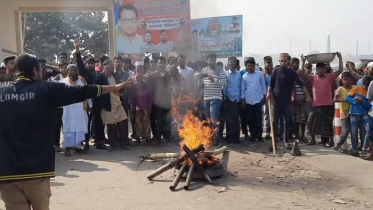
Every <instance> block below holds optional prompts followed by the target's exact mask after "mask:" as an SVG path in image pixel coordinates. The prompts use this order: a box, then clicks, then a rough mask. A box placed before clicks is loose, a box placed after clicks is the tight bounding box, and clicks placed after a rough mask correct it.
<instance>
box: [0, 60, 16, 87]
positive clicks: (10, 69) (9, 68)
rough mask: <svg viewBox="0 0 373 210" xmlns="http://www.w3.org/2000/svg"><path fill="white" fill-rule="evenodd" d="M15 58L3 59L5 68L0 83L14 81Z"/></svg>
mask: <svg viewBox="0 0 373 210" xmlns="http://www.w3.org/2000/svg"><path fill="white" fill-rule="evenodd" d="M15 60H16V56H8V57H6V58H4V60H3V62H4V65H5V68H6V73H5V76H4V77H3V78H2V79H1V80H0V82H1V81H14V80H15V78H16V71H15V68H14V65H15Z"/></svg>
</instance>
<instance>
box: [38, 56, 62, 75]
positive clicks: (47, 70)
mask: <svg viewBox="0 0 373 210" xmlns="http://www.w3.org/2000/svg"><path fill="white" fill-rule="evenodd" d="M39 63H40V65H41V69H42V73H43V79H42V80H49V79H50V78H51V77H54V76H56V75H57V74H58V73H60V69H59V68H57V67H53V66H50V65H47V61H46V60H45V59H43V58H39Z"/></svg>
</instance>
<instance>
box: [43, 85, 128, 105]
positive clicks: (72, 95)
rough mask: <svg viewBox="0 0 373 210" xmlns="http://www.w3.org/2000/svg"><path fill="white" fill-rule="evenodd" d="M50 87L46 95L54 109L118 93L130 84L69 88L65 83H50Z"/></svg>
mask: <svg viewBox="0 0 373 210" xmlns="http://www.w3.org/2000/svg"><path fill="white" fill-rule="evenodd" d="M48 86H49V87H48V88H47V93H46V94H47V95H48V98H49V99H50V100H49V102H48V103H49V104H51V105H52V106H53V107H61V106H67V105H70V104H75V103H79V102H82V101H85V100H87V99H89V98H97V97H101V96H102V95H104V94H107V93H110V92H117V91H119V90H121V89H123V88H128V87H130V83H129V82H125V83H121V84H118V85H86V86H67V85H65V84H63V83H48Z"/></svg>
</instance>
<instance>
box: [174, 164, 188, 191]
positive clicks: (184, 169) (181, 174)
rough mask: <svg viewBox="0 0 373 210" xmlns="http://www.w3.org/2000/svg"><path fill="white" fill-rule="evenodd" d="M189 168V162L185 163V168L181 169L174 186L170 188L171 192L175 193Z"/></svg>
mask: <svg viewBox="0 0 373 210" xmlns="http://www.w3.org/2000/svg"><path fill="white" fill-rule="evenodd" d="M187 168H188V162H187V161H185V163H183V166H182V167H181V169H180V171H179V173H178V174H177V176H176V177H175V178H174V181H173V182H172V185H171V186H170V190H171V191H175V189H176V187H177V185H178V184H179V182H180V179H181V177H182V176H183V174H184V173H185V171H186V170H187Z"/></svg>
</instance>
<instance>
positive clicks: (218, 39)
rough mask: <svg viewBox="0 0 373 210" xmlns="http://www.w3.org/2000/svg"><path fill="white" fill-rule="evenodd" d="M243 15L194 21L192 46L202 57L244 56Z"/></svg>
mask: <svg viewBox="0 0 373 210" xmlns="http://www.w3.org/2000/svg"><path fill="white" fill-rule="evenodd" d="M242 23H243V20H242V15H237V16H225V17H211V18H202V19H194V20H192V27H191V31H192V45H193V50H194V51H195V52H198V53H200V55H201V56H202V57H204V56H206V55H207V54H210V53H215V54H216V55H217V56H218V57H230V56H236V57H240V56H242V28H243V25H242Z"/></svg>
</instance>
